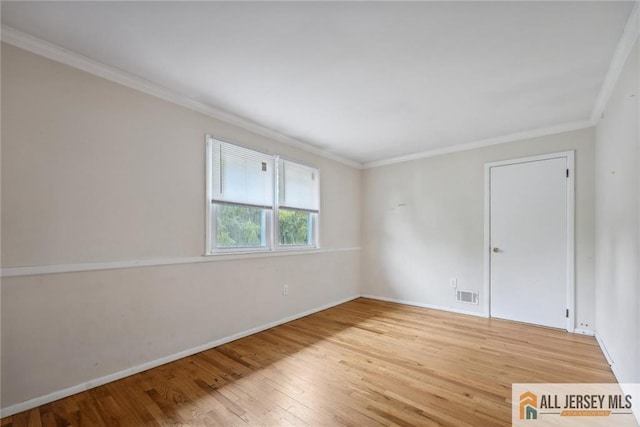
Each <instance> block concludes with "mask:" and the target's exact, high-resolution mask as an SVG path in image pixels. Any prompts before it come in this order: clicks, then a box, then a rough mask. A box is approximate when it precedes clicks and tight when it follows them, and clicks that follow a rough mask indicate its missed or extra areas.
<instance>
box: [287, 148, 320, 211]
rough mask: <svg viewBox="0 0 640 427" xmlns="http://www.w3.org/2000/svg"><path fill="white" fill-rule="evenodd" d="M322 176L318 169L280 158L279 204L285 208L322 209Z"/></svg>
mask: <svg viewBox="0 0 640 427" xmlns="http://www.w3.org/2000/svg"><path fill="white" fill-rule="evenodd" d="M319 182H320V176H319V172H318V170H317V169H314V168H311V167H309V166H304V165H301V164H299V163H294V162H291V161H288V160H282V159H280V161H279V164H278V187H279V188H278V193H279V204H280V207H281V208H284V209H297V210H304V211H308V212H312V213H318V212H319V211H320V186H319V185H318V184H319Z"/></svg>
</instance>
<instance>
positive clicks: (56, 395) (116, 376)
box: [0, 295, 360, 417]
mask: <svg viewBox="0 0 640 427" xmlns="http://www.w3.org/2000/svg"><path fill="white" fill-rule="evenodd" d="M359 297H360V296H359V295H353V296H350V297H347V298H342V299H340V300H338V301H334V302H331V303H329V304H325V305H323V306H320V307H316V308H313V309H311V310H306V311H303V312H302V313H298V314H294V315H292V316H288V317H284V318H282V319H280V320H276V321H275V322H270V323H267V324H264V325H261V326H257V327H255V328H251V329H247V330H245V331H242V332H238V333H237V334H233V335H229V336H228V337H224V338H220V339H218V340H215V341H211V342H208V343H205V344H202V345H199V346H197V347H193V348H190V349H188V350H184V351H180V352H178V353H174V354H172V355H169V356H165V357H161V358H160V359H156V360H152V361H150V362H146V363H143V364H141V365H137V366H133V367H131V368H127V369H123V370H122V371H119V372H115V373H113V374H109V375H105V376H103V377H100V378H96V379H94V380H91V381H87V382H84V383H82V384H77V385H74V386H72V387H68V388H65V389H64V390H58V391H54V392H53V393H49V394H47V395H44V396H40V397H36V398H35V399H31V400H28V401H26V402H22V403H17V404H15V405H11V406H9V407H7V408H2V409H0V417H8V416H11V415H14V414H17V413H19V412H23V411H27V410H29V409H33V408H36V407H38V406H41V405H45V404H47V403H50V402H53V401H55V400H58V399H62V398H65V397H68V396H71V395H74V394H76V393H81V392H83V391H86V390H89V389H92V388H95V387H98V386H101V385H103V384H107V383H110V382H113V381H117V380H120V379H122V378H126V377H128V376H130V375H134V374H137V373H139V372H143V371H146V370H148V369H151V368H155V367H157V366H160V365H164V364H165V363H169V362H173V361H175V360H178V359H182V358H184V357H188V356H191V355H194V354H196V353H200V352H202V351H205V350H209V349H212V348H214V347H218V346H220V345H223V344H226V343H229V342H231V341H235V340H238V339H240V338H244V337H247V336H249V335H253V334H256V333H258V332H262V331H265V330H267V329H271V328H273V327H275V326H278V325H282V324H283V323H287V322H291V321H293V320H296V319H300V318H301V317H305V316H309V315H311V314H314V313H317V312H319V311H322V310H326V309H328V308H331V307H335V306H337V305H340V304H344V303H346V302H349V301H351V300H354V299H356V298H359Z"/></svg>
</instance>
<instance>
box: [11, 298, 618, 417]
mask: <svg viewBox="0 0 640 427" xmlns="http://www.w3.org/2000/svg"><path fill="white" fill-rule="evenodd" d="M514 382H615V378H614V376H613V374H612V373H611V370H610V369H609V366H608V365H607V363H606V361H605V359H604V356H603V355H602V353H601V351H600V349H599V347H598V345H597V343H596V341H595V340H594V339H593V338H591V337H586V336H580V335H573V334H569V333H566V332H562V331H558V330H552V329H546V328H539V327H534V326H528V325H522V324H517V323H512V322H506V321H501V320H495V319H484V318H476V317H471V316H464V315H458V314H452V313H446V312H441V311H436V310H428V309H423V308H417V307H409V306H403V305H398V304H391V303H386V302H380V301H375V300H370V299H364V298H360V299H357V300H354V301H351V302H348V303H346V304H342V305H340V306H337V307H334V308H331V309H329V310H325V311H322V312H319V313H316V314H314V315H311V316H308V317H305V318H302V319H299V320H296V321H293V322H290V323H287V324H285V325H281V326H278V327H275V328H273V329H270V330H267V331H264V332H261V333H258V334H255V335H252V336H250V337H247V338H243V339H240V340H237V341H234V342H232V343H229V344H226V345H223V346H220V347H217V348H214V349H212V350H208V351H205V352H202V353H199V354H196V355H194V356H191V357H187V358H184V359H181V360H178V361H176V362H173V363H169V364H167V365H163V366H160V367H158V368H155V369H151V370H149V371H146V372H143V373H140V374H137V375H133V376H131V377H128V378H125V379H123V380H120V381H116V382H113V383H110V384H107V385H104V386H101V387H98V388H95V389H93V390H89V391H87V392H84V393H80V394H77V395H74V396H71V397H68V398H66V399H62V400H59V401H56V402H53V403H50V404H47V405H44V406H41V407H39V408H36V409H33V410H31V411H27V412H23V413H20V414H17V415H14V416H12V417H8V418H5V419H3V420H2V422H1V424H2V426H3V427H4V426H27V425H28V426H40V425H42V426H63V425H85V426H105V425H106V426H111V425H120V426H137V425H149V426H152V425H195V426H204V425H224V426H234V425H238V426H246V425H269V426H272V425H273V426H275V425H278V426H279V425H285V426H286V425H312V426H316V425H330V426H335V425H354V426H370V425H411V426H422V425H437V424H441V425H452V426H467V425H468V426H493V425H504V426H507V425H510V424H511V415H510V414H511V412H510V411H511V406H510V405H511V384H512V383H514Z"/></svg>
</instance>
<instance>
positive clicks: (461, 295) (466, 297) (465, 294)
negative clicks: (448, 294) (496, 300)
mask: <svg viewBox="0 0 640 427" xmlns="http://www.w3.org/2000/svg"><path fill="white" fill-rule="evenodd" d="M478 299H479V298H478V292H477V291H456V301H457V302H465V303H467V304H476V305H478Z"/></svg>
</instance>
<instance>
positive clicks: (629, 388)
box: [595, 332, 640, 425]
mask: <svg viewBox="0 0 640 427" xmlns="http://www.w3.org/2000/svg"><path fill="white" fill-rule="evenodd" d="M595 337H596V340H597V341H598V345H599V346H600V350H602V354H604V357H605V359H607V363H608V364H609V366H610V367H611V372H613V376H614V377H616V381H617V382H618V384H620V388H621V389H622V392H623V393H624V394H631V395H633V396H639V395H640V385H639V384H637V383H636V384H630V383H625V382H624V381H622V379H621V377H620V373H619V372H618V367H617V366H616V364H615V362H614V361H613V359H612V358H611V355H610V354H609V351H608V350H607V347H606V346H605V345H604V341H603V339H602V337H601V336H600V334H598V333H597V332H596V333H595ZM631 410H632V411H633V416H634V417H636V421H638V425H640V405H637V404H636V401H635V400H634V404H633V408H632V409H631Z"/></svg>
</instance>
